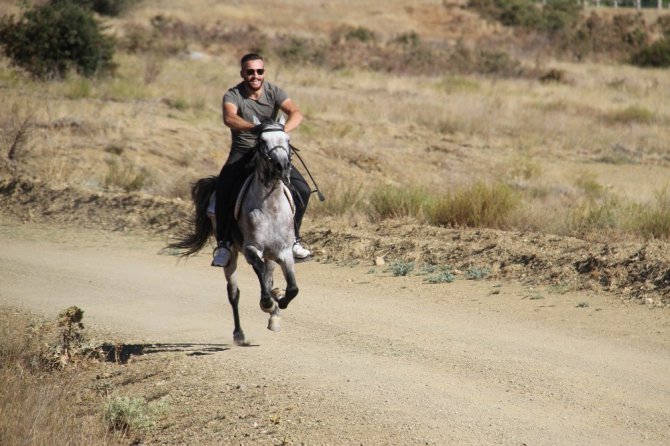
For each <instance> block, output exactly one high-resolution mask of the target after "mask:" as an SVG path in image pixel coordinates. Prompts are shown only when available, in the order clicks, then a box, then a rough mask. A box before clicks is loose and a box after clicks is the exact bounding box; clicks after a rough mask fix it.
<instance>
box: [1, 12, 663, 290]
mask: <svg viewBox="0 0 670 446" xmlns="http://www.w3.org/2000/svg"><path fill="white" fill-rule="evenodd" d="M184 5H185V4H184V3H183V2H180V1H148V0H145V1H141V2H138V3H137V4H136V5H135V6H133V7H132V8H131V9H130V10H129V11H128V12H127V13H126V14H124V15H123V16H121V17H120V18H105V19H103V20H104V23H105V24H106V26H108V27H109V28H108V31H109V32H111V33H113V34H114V35H116V37H117V41H118V48H119V49H118V50H117V54H116V57H115V61H116V62H117V63H118V65H119V66H118V71H117V75H116V76H115V77H112V78H107V79H99V80H89V79H85V78H81V77H78V76H74V75H73V76H70V77H69V78H68V79H65V80H62V81H52V82H46V83H44V82H39V81H33V80H31V79H30V78H28V77H27V76H25V75H24V74H22V73H20V72H18V71H16V70H15V69H13V68H12V67H10V66H9V62H8V60H6V59H3V60H2V62H1V63H2V66H1V67H0V72H1V75H0V90H1V91H2V96H3V103H4V104H5V105H4V106H3V111H2V112H0V113H2V116H0V120H1V121H2V123H3V136H4V139H3V151H4V153H6V154H7V157H4V158H3V159H2V164H1V165H0V172H2V173H1V175H2V180H3V191H4V192H3V193H4V195H3V198H2V201H3V203H4V204H3V211H4V213H5V214H7V215H11V216H13V217H18V218H20V219H22V220H24V221H33V220H35V221H49V220H51V221H54V222H58V223H60V222H77V224H84V225H85V224H87V222H91V223H93V224H96V225H100V226H101V227H103V228H106V229H111V230H142V229H149V230H150V231H151V232H153V233H156V232H160V233H162V234H166V235H167V234H169V233H170V231H173V230H174V229H175V227H176V225H177V224H178V222H179V220H180V219H181V217H182V216H183V215H184V214H185V213H187V212H188V204H187V202H188V199H189V198H188V197H189V187H190V183H191V182H192V181H194V180H195V179H197V178H199V177H201V176H205V175H212V174H216V173H217V172H218V170H219V168H220V165H221V164H222V163H223V161H224V160H225V158H226V156H227V150H228V145H229V142H230V139H229V138H230V137H229V132H228V131H227V129H226V128H225V127H224V126H223V124H222V123H221V116H220V100H221V96H222V94H223V92H224V91H225V89H227V88H228V87H230V86H232V85H234V84H235V83H236V82H238V79H239V75H238V67H237V65H238V62H237V61H238V58H239V57H240V55H241V54H243V53H244V52H246V51H248V50H251V49H255V48H261V49H262V48H265V49H266V50H267V51H268V52H269V55H268V61H267V67H268V76H267V79H268V80H269V81H271V82H275V83H278V84H280V85H282V86H283V87H284V88H285V89H286V90H287V91H288V92H289V94H290V95H291V97H292V98H293V99H294V100H295V101H296V102H297V103H298V104H299V105H300V107H301V109H302V110H303V112H304V114H305V121H304V123H303V124H302V125H301V127H300V128H299V129H298V130H296V131H295V133H294V136H293V142H294V144H295V145H296V146H297V147H299V148H301V149H302V155H303V157H304V158H305V160H306V161H307V163H308V166H309V169H310V171H311V172H312V173H313V174H314V176H315V177H316V179H317V181H318V183H319V185H320V186H321V189H322V190H323V192H324V193H325V195H326V196H327V197H328V199H327V200H326V201H325V202H324V203H319V202H317V200H312V203H311V206H310V210H309V211H308V216H307V222H306V229H307V234H308V236H307V237H306V239H307V241H308V242H309V243H313V247H314V248H315V249H317V250H319V249H323V250H327V251H328V254H327V255H328V256H329V257H330V258H331V259H333V260H339V261H350V260H356V261H361V262H371V261H372V260H373V259H374V258H375V257H377V256H379V255H380V254H384V255H386V260H387V261H393V260H398V259H402V260H405V261H410V260H412V261H416V262H418V263H424V262H428V263H430V262H432V263H444V262H449V263H451V264H453V266H454V267H455V268H463V266H464V265H467V264H468V263H473V262H474V263H477V264H480V265H482V266H487V267H489V268H492V269H493V270H495V271H498V274H500V277H509V278H515V279H520V278H521V279H523V278H524V277H532V278H533V280H537V281H542V282H544V283H550V284H554V285H556V284H572V283H573V282H574V284H572V285H570V286H575V287H584V286H587V285H584V283H582V282H583V280H582V279H580V280H576V279H574V277H573V276H575V275H576V276H579V275H582V276H583V278H588V280H586V282H593V283H594V284H598V285H596V286H595V289H599V290H603V289H604V290H614V291H615V292H617V293H621V294H622V295H624V296H625V297H626V298H630V297H635V298H639V299H641V300H642V301H643V300H644V299H645V298H646V297H649V298H650V299H652V301H654V300H656V301H659V300H665V299H667V296H668V293H669V291H668V290H669V288H668V283H667V282H668V281H667V280H666V279H664V277H665V276H666V275H667V271H668V270H669V267H668V264H669V261H668V259H667V257H666V256H665V254H664V253H665V252H668V251H667V250H664V249H663V248H662V247H663V246H665V245H664V243H665V242H664V241H663V237H661V240H651V242H649V241H647V239H648V236H644V235H643V236H640V235H639V234H636V233H635V230H632V232H631V230H630V229H626V227H624V226H621V227H619V226H617V224H618V223H616V222H615V223H614V224H611V223H610V222H608V221H605V220H602V217H599V216H598V214H596V213H597V212H600V213H601V214H602V213H603V212H611V213H616V212H629V211H627V210H626V209H629V207H630V206H634V205H640V206H650V207H651V208H652V211H654V212H657V214H658V215H660V217H657V218H658V219H661V220H662V219H663V218H664V217H663V215H665V214H663V212H666V211H664V210H663V209H665V208H664V207H663V206H665V202H664V201H663V200H665V198H663V197H665V195H663V191H664V190H667V187H668V178H670V154H669V150H668V145H667V141H669V140H670V134H669V132H670V130H669V128H670V126H668V125H667V124H668V122H670V106H669V105H668V104H670V97H669V96H668V95H669V94H670V78H669V77H668V76H667V70H658V69H657V70H653V69H646V70H642V69H639V68H635V67H632V66H628V65H620V64H604V63H600V64H597V63H593V62H588V63H587V62H584V63H574V62H566V61H559V60H553V59H551V58H549V57H537V55H536V56H535V57H534V58H532V59H526V58H524V54H526V55H527V53H525V51H527V47H524V46H523V45H524V43H527V42H528V40H527V38H524V36H520V35H519V34H518V33H515V32H513V31H512V30H511V29H509V28H505V27H503V26H501V25H496V24H493V23H492V22H491V21H487V20H485V19H483V18H481V17H480V16H478V15H477V14H476V13H475V12H473V11H472V10H469V9H467V8H464V7H463V5H462V4H458V3H449V2H442V1H421V2H414V3H413V4H412V5H411V6H407V4H406V2H400V1H391V2H364V4H362V5H361V4H359V3H356V7H352V3H351V2H348V1H333V2H327V3H323V4H319V5H314V4H313V3H311V2H306V1H304V2H303V1H298V0H291V1H289V2H267V1H263V2H261V1H249V2H212V1H204V0H201V1H196V2H190V3H189V6H188V7H185V6H184ZM1 6H2V10H0V12H16V11H17V9H16V7H14V6H12V5H11V4H9V3H2V4H1ZM259 10H262V11H263V14H259V13H258V11H259ZM352 33H353V34H352ZM366 33H367V34H366ZM412 33H415V34H416V36H418V40H417V41H418V42H420V43H421V45H423V46H421V47H417V48H418V49H417V50H416V51H415V53H414V55H413V56H412V57H410V58H406V59H403V58H402V57H405V56H403V54H404V55H406V56H407V55H411V54H413V53H411V50H407V49H405V50H399V49H398V47H396V46H394V45H395V44H394V43H392V42H393V41H394V39H396V38H397V37H398V36H406V37H407V36H411V35H413V34H412ZM351 36H357V37H356V38H353V37H351ZM363 36H368V37H366V38H365V39H364V38H363ZM338 38H339V39H340V40H337V39H338ZM366 39H371V40H367V41H366ZM319 42H321V43H319ZM323 42H330V43H328V44H327V45H326V47H323V46H319V45H324V43H323ZM496 45H498V46H497V47H496ZM460 46H462V47H463V48H477V47H478V46H486V47H488V48H498V49H499V50H501V51H502V50H504V51H510V53H509V54H512V55H515V56H514V57H519V59H518V61H517V62H518V64H520V65H518V67H523V70H522V71H518V75H510V72H508V71H504V70H503V71H500V72H493V73H489V74H483V73H470V74H468V73H459V72H452V71H440V70H436V69H433V68H432V67H442V66H444V64H445V60H442V59H439V58H437V56H436V55H437V54H447V53H439V52H436V53H430V52H429V53H425V54H424V53H422V51H424V50H425V49H426V48H433V49H434V50H435V51H438V50H439V51H442V50H444V51H453V50H454V48H456V49H457V48H459V47H460ZM327 47H328V48H331V49H332V48H334V49H336V50H338V51H340V50H341V51H344V53H345V55H346V57H348V58H349V59H347V61H346V63H345V64H344V65H343V66H341V67H340V68H338V69H331V68H329V67H328V65H327V64H326V65H324V64H320V63H317V62H315V60H313V58H312V57H313V56H314V55H315V54H326V56H324V57H334V56H333V54H334V52H333V51H330V52H329V51H326V50H324V48H327ZM523 48H525V49H523ZM288 49H292V51H293V52H286V51H288ZM522 49H523V51H522ZM316 50H319V51H321V52H320V53H319V52H317V53H314V51H316ZM281 51H284V52H283V53H282V52H281ZM323 51H325V53H324V52H323ZM407 51H409V52H407ZM280 54H284V55H285V56H286V57H285V58H281V57H279V56H278V55H280ZM416 54H418V55H419V56H420V57H419V56H416ZM421 54H423V55H421ZM472 54H473V53H472ZM487 54H488V53H487ZM417 57H418V58H417ZM496 57H497V56H496ZM310 58H312V59H310ZM370 58H373V59H374V60H373V62H375V63H378V64H379V63H382V61H383V60H393V64H392V65H389V67H390V68H389V70H391V71H384V70H379V69H376V68H375V66H376V65H374V64H372V65H371V64H370V63H371V62H370ZM393 58H397V60H396V59H393ZM403 60H405V61H409V62H410V63H415V64H419V65H418V66H420V67H423V68H422V69H421V70H419V73H418V74H417V73H415V72H414V71H412V70H410V69H409V68H408V69H402V63H403ZM449 60H452V59H449ZM491 60H496V61H497V62H496V63H497V64H502V63H503V62H501V61H500V59H491ZM491 60H489V62H491ZM517 62H515V63H517ZM509 63H511V62H509ZM398 64H400V65H398ZM505 64H508V62H505ZM496 66H498V67H500V65H496ZM507 66H508V65H505V67H507ZM510 66H517V65H514V64H512V65H510ZM393 67H395V68H393ZM552 70H554V72H556V73H559V75H558V76H559V77H558V78H557V79H556V80H555V81H548V82H547V81H541V80H540V77H541V75H542V74H543V73H549V72H552ZM10 147H12V148H13V149H12V155H11V157H10V156H9V150H10ZM298 167H299V168H301V166H300V165H298ZM474 182H484V183H487V184H492V185H496V184H505V185H508V186H509V187H511V188H512V190H513V191H514V193H515V194H517V195H518V196H519V197H520V200H521V202H522V205H521V206H520V207H519V208H517V209H516V210H515V211H514V213H513V214H512V215H511V216H509V217H508V218H507V219H506V220H505V221H504V223H503V224H501V225H500V226H499V227H492V228H490V229H493V231H492V232H485V233H486V234H487V235H486V236H484V237H483V240H484V241H480V242H477V243H474V241H473V238H472V237H475V238H479V236H466V237H463V240H467V241H463V242H460V243H459V244H458V245H459V246H458V247H454V246H453V245H452V244H451V243H450V242H445V239H453V238H454V237H456V236H457V235H458V234H459V233H461V230H460V229H453V228H452V229H449V228H436V227H430V226H426V225H425V224H424V221H423V220H422V217H421V215H416V216H402V215H399V216H398V217H399V219H396V220H393V219H391V220H389V221H381V222H380V221H379V219H378V217H377V216H376V215H375V214H373V213H372V214H371V213H370V211H369V210H370V209H372V208H373V206H370V205H369V204H368V203H369V202H368V200H369V196H370V194H371V193H372V192H374V191H375V190H377V189H378V188H379V187H382V186H386V187H400V188H405V189H411V188H418V189H421V190H424V191H429V193H436V194H440V193H449V192H450V191H454V190H456V191H458V190H460V189H462V188H466V187H468V185H470V184H473V183H474ZM138 194H139V195H138ZM138 197H139V198H138ZM179 200H181V202H180V201H179ZM171 203H172V204H171ZM617 203H618V204H617ZM629 203H630V204H629ZM170 206H176V208H174V209H179V210H178V211H175V210H174V209H173V208H171V207H170ZM608 206H609V208H608ZM175 212H176V213H175ZM634 212H635V211H634ZM615 217H616V215H615ZM624 217H626V215H624V216H623V217H620V219H621V220H625V219H626V218H628V217H626V218H624ZM394 222H395V223H394ZM622 224H623V223H622ZM394 227H395V228H396V229H393V230H391V229H388V228H394ZM385 228H386V229H385ZM482 229H484V228H471V229H468V230H467V231H468V232H467V233H470V231H473V233H474V234H480V233H482V232H481V230H482ZM404 234H414V236H413V237H416V240H414V241H413V242H411V243H409V244H407V245H404V244H403V243H399V244H396V242H395V241H394V240H396V239H395V237H401V238H403V237H404ZM523 234H531V235H523ZM529 237H530V238H531V239H543V240H545V241H544V242H542V243H541V246H540V247H539V248H537V252H534V253H533V254H532V255H531V257H532V258H535V256H539V257H538V260H537V262H531V261H528V262H525V261H521V262H518V261H516V260H514V259H517V260H518V259H519V258H526V259H527V257H526V256H524V255H522V254H519V252H521V251H523V249H524V248H522V246H523V243H521V244H518V243H517V240H524V239H527V238H529ZM565 237H568V238H565ZM489 238H493V239H495V240H500V242H499V243H498V242H493V243H494V244H495V245H497V246H500V247H502V248H501V249H502V252H503V253H506V254H504V255H503V254H501V253H498V254H494V255H492V256H491V257H486V256H484V257H482V258H477V257H476V256H475V255H474V254H473V253H474V252H477V251H478V248H475V247H476V246H479V243H483V246H488V244H489V242H486V241H485V240H488V239H489ZM349 240H357V242H355V243H359V244H360V245H361V246H365V248H350V249H349V248H347V249H344V248H345V247H348V245H347V244H348V243H350V242H349ZM569 240H575V243H577V244H579V245H580V246H581V247H580V248H575V247H574V246H572V243H573V242H571V241H569ZM508 243H509V244H510V245H509V246H508ZM649 243H651V244H652V245H653V246H654V248H649V247H650V246H652V245H650V244H649ZM612 244H614V246H612ZM566 246H567V247H566ZM656 246H658V248H657V247H656ZM552 249H555V250H556V253H555V254H552V255H549V256H548V257H547V258H543V257H542V256H543V255H544V253H546V252H548V251H551V250H552ZM432 250H437V251H439V252H440V254H439V255H438V254H435V255H427V254H426V253H425V252H423V253H422V251H432ZM575 250H576V251H575ZM453 251H456V252H460V254H459V255H453V254H449V253H450V252H453ZM515 251H519V252H515ZM640 251H650V252H654V253H658V254H654V255H652V256H651V259H650V260H649V261H650V264H649V265H647V264H645V265H646V266H644V267H643V269H644V271H645V272H644V273H633V271H631V270H630V269H626V268H640V266H639V265H637V266H635V265H634V263H631V261H630V259H631V258H635V256H636V255H637V254H635V253H637V252H640ZM571 252H573V253H574V252H579V253H580V254H578V255H577V254H573V255H569V254H568V253H571ZM612 252H617V253H619V254H617V255H616V256H615V258H613V259H610V258H608V257H607V256H608V255H611V253H612ZM336 253H337V254H336ZM608 253H610V254H608ZM592 258H597V259H598V260H597V262H596V263H595V264H594V265H597V267H596V266H594V267H593V268H591V267H589V268H586V270H585V272H582V273H579V272H577V270H578V269H579V268H576V267H575V265H576V264H577V263H578V262H583V261H587V262H588V261H590V260H588V259H592ZM627 259H628V260H627ZM510 264H511V265H517V266H514V267H513V268H507V269H505V268H504V267H501V265H503V266H504V265H510ZM519 264H521V265H522V266H523V267H519V266H518V265H519ZM547 265H556V266H555V267H556V268H558V269H559V270H560V271H561V272H556V271H553V270H552V268H551V267H548V266H547ZM617 265H619V266H617ZM621 265H627V266H626V268H624V269H623V270H620V269H619V268H621ZM526 268H531V270H532V274H531V272H529V271H526ZM532 268H534V269H532ZM615 270H616V272H613V271H615ZM540 271H542V272H541V273H540V274H539V275H538V272H540ZM594 271H595V272H594ZM664 274H665V275H664ZM603 275H605V276H607V277H628V278H629V280H630V283H628V282H627V281H625V280H624V281H623V282H621V280H620V279H617V280H609V279H608V280H603V279H601V277H602V276H603ZM576 276H575V277H576ZM619 283H622V284H621V285H617V284H619ZM612 284H614V285H612ZM588 286H589V287H590V286H591V285H588Z"/></svg>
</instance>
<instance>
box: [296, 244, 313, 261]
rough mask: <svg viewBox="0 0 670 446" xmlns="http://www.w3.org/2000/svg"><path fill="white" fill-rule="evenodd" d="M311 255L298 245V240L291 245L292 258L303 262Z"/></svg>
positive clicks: (307, 250)
mask: <svg viewBox="0 0 670 446" xmlns="http://www.w3.org/2000/svg"><path fill="white" fill-rule="evenodd" d="M311 254H312V253H311V252H309V249H305V248H303V246H302V245H301V244H300V240H296V241H295V243H294V244H293V257H295V258H296V259H299V260H303V259H306V258H307V257H309V256H310V255H311Z"/></svg>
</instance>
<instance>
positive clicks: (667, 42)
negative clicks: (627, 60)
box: [631, 38, 670, 68]
mask: <svg viewBox="0 0 670 446" xmlns="http://www.w3.org/2000/svg"><path fill="white" fill-rule="evenodd" d="M631 63H632V64H633V65H637V66H640V67H657V68H665V67H670V38H665V39H660V40H657V41H656V42H654V43H652V44H651V45H649V46H647V47H644V48H642V49H641V50H640V51H639V52H637V53H635V54H634V55H633V57H632V58H631Z"/></svg>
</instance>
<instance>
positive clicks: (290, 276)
mask: <svg viewBox="0 0 670 446" xmlns="http://www.w3.org/2000/svg"><path fill="white" fill-rule="evenodd" d="M279 264H280V265H281V269H282V272H283V273H284V278H285V279H286V294H285V295H284V297H282V298H281V299H279V302H278V303H279V308H281V309H282V310H284V309H285V308H286V307H288V304H289V303H291V301H292V300H293V298H294V297H295V296H297V295H298V291H299V290H298V283H297V282H296V280H295V260H294V259H293V254H292V253H291V254H290V255H288V256H283V259H281V260H280V262H279Z"/></svg>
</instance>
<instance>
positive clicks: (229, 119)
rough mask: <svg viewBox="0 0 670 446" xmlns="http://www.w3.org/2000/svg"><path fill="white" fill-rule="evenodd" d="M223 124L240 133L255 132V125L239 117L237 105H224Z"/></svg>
mask: <svg viewBox="0 0 670 446" xmlns="http://www.w3.org/2000/svg"><path fill="white" fill-rule="evenodd" d="M223 123H224V124H225V125H226V126H227V127H230V128H231V129H233V130H237V131H238V132H248V131H249V130H253V128H254V127H255V125H254V124H253V123H251V122H249V121H246V120H244V119H242V117H240V116H238V115H237V105H235V104H231V103H230V102H224V103H223Z"/></svg>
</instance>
